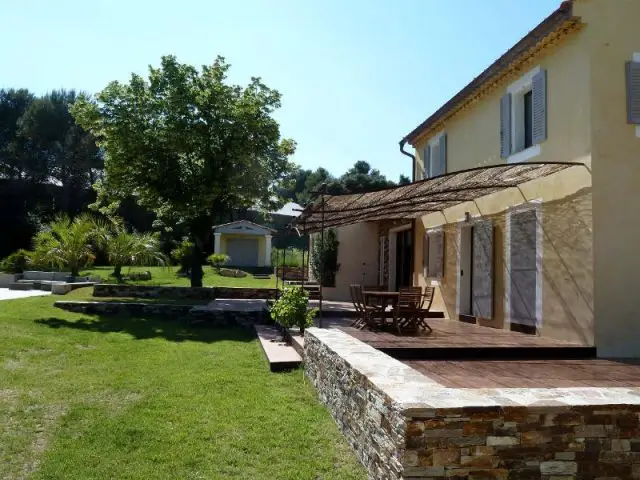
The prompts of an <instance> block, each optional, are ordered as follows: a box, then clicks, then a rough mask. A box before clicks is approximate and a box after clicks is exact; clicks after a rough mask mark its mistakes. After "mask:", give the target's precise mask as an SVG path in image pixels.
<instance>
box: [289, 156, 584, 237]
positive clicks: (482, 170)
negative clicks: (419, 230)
mask: <svg viewBox="0 0 640 480" xmlns="http://www.w3.org/2000/svg"><path fill="white" fill-rule="evenodd" d="M575 166H584V165H583V164H582V163H576V162H545V163H542V162H526V163H513V164H506V165H504V164H502V165H494V166H487V167H479V168H472V169H468V170H461V171H458V172H454V173H449V174H445V175H440V176H438V177H433V178H429V179H426V180H421V181H418V182H414V183H411V184H409V185H403V186H400V187H393V188H386V189H384V190H377V191H374V192H368V193H356V194H347V195H328V194H324V195H319V196H318V197H317V198H316V199H315V200H314V201H313V202H312V203H310V204H309V205H308V206H307V207H305V209H304V210H303V212H302V213H301V215H300V216H299V217H298V218H297V219H296V220H295V222H294V226H295V227H296V228H297V229H298V230H299V231H300V233H314V232H319V231H320V230H322V228H323V227H324V228H332V227H339V226H344V225H351V224H355V223H362V222H372V221H377V220H402V219H414V218H418V217H421V216H422V215H425V214H427V213H430V212H441V211H443V210H445V209H447V208H450V207H453V206H455V205H457V204H460V203H463V202H470V201H475V200H477V199H478V198H480V197H484V196H485V195H491V194H493V193H497V192H499V191H501V190H505V189H507V188H514V187H518V186H520V185H522V184H523V183H526V182H529V181H531V180H535V179H539V178H543V177H547V176H550V175H553V174H555V173H558V172H560V171H562V170H565V169H567V168H570V167H575Z"/></svg>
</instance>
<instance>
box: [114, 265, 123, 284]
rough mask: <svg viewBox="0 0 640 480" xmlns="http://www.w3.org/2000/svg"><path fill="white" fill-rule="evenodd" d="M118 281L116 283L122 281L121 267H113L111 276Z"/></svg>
mask: <svg viewBox="0 0 640 480" xmlns="http://www.w3.org/2000/svg"><path fill="white" fill-rule="evenodd" d="M112 275H113V276H114V277H116V278H117V279H118V282H119V281H120V280H121V279H122V265H114V267H113V274H112Z"/></svg>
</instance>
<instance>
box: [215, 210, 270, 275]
mask: <svg viewBox="0 0 640 480" xmlns="http://www.w3.org/2000/svg"><path fill="white" fill-rule="evenodd" d="M274 232H275V230H273V229H271V228H268V227H265V226H263V225H258V224H257V223H253V222H250V221H248V220H238V221H236V222H231V223H224V224H222V225H217V226H215V227H213V237H214V244H213V251H214V253H224V254H226V255H228V256H229V257H230V258H231V260H230V261H229V265H231V266H234V267H269V266H271V237H272V235H273V233H274Z"/></svg>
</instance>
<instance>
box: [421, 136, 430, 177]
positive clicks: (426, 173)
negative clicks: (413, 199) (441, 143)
mask: <svg viewBox="0 0 640 480" xmlns="http://www.w3.org/2000/svg"><path fill="white" fill-rule="evenodd" d="M422 163H423V165H424V175H423V177H422V178H429V177H431V167H430V165H431V146H430V145H429V144H427V145H425V147H424V154H423V155H422Z"/></svg>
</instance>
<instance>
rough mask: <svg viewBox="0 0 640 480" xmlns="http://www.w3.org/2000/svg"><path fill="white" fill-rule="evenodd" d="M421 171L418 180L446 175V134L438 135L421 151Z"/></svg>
mask: <svg viewBox="0 0 640 480" xmlns="http://www.w3.org/2000/svg"><path fill="white" fill-rule="evenodd" d="M422 163H423V165H424V168H423V171H422V172H420V171H419V170H420V169H418V171H419V173H418V177H419V178H418V180H422V179H424V178H433V177H437V176H439V175H444V174H445V173H447V134H446V133H439V134H438V135H436V136H434V137H432V138H431V140H429V141H428V142H427V144H426V145H425V146H424V149H423V150H422Z"/></svg>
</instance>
